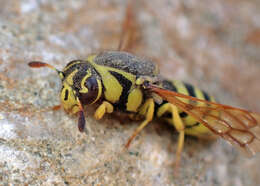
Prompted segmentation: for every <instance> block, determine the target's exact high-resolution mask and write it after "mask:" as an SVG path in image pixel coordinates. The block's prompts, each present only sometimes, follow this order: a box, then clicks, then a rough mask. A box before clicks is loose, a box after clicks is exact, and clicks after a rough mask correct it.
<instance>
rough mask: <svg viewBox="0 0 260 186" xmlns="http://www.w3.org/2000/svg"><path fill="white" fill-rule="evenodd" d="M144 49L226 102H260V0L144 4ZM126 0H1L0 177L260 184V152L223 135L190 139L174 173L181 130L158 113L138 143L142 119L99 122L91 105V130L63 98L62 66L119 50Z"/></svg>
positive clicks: (164, 67) (140, 6) (8, 180)
mask: <svg viewBox="0 0 260 186" xmlns="http://www.w3.org/2000/svg"><path fill="white" fill-rule="evenodd" d="M135 3H136V5H137V6H136V7H135V10H136V14H137V22H138V23H139V29H140V30H139V31H140V34H139V37H140V38H139V39H138V42H137V41H136V45H135V47H134V48H133V51H134V53H135V54H138V55H141V56H146V57H149V58H150V59H153V60H155V61H156V62H158V64H159V65H160V69H161V72H162V73H163V74H164V75H165V76H166V77H169V78H177V79H181V80H186V81H188V82H191V83H194V84H195V85H197V86H199V87H201V88H203V89H205V90H207V91H208V92H210V93H211V94H213V95H214V96H216V97H217V99H218V100H219V101H220V102H222V103H226V104H231V105H234V106H241V107H243V108H247V109H252V110H255V111H258V112H260V102H259V92H260V86H259V80H260V63H259V61H260V53H259V51H260V12H259V9H260V3H259V1H257V0H251V1H243V0H236V1H235V0H230V1H226V0H216V1H210V0H204V1H199V0H186V1H176V0H173V1H167V0H161V1H156V0H149V1H146V2H135ZM125 7H126V2H125V1H120V0H105V1H101V0H100V1H99V0H89V1H83V0H78V1H74V0H67V1H50V0H42V1H33V0H22V1H16V0H9V1H1V7H0V72H1V73H0V185H8V184H12V185H23V184H30V185H41V184H42V185H51V184H56V185H80V184H81V185H84V184H85V185H252V186H253V185H260V178H259V171H260V166H259V165H260V156H259V154H258V155H257V156H255V157H253V158H251V159H249V158H246V157H244V156H243V155H242V154H240V153H239V152H238V151H237V150H236V149H234V148H233V147H231V146H230V145H228V144H227V143H226V142H225V141H223V140H217V141H216V142H214V143H208V142H205V141H203V140H198V139H194V138H188V139H187V140H186V142H185V149H184V153H183V156H182V162H181V169H180V171H179V177H178V178H175V177H174V176H173V163H174V159H175V149H176V141H177V135H176V133H174V132H172V130H173V129H172V128H171V127H169V126H166V125H162V124H160V122H154V123H153V124H151V125H149V126H148V127H147V128H145V130H143V131H142V133H141V135H140V136H138V137H137V138H136V139H135V141H134V142H133V144H132V145H131V146H130V149H129V150H128V151H124V149H123V144H124V143H125V142H126V140H127V138H128V137H129V136H130V135H131V133H132V131H133V130H134V129H135V128H136V127H137V126H138V123H134V122H130V121H129V122H125V123H124V124H120V122H119V120H118V117H117V116H106V117H105V118H104V119H102V120H101V121H98V122H97V121H95V120H94V119H93V117H92V115H93V112H94V108H93V107H90V108H86V114H87V129H88V133H83V134H81V133H79V132H78V129H77V126H76V123H77V118H76V117H73V116H69V115H67V114H66V113H65V112H64V111H62V110H60V111H55V112H53V111H51V110H48V108H50V107H52V106H53V105H57V104H59V99H58V91H59V88H60V82H59V79H58V76H57V75H56V74H55V73H54V72H53V71H51V70H48V69H36V70H35V69H30V68H28V66H27V62H28V61H31V60H42V61H46V62H49V63H50V64H52V65H55V66H56V67H57V68H59V69H61V68H62V67H64V66H65V64H66V63H67V62H68V61H70V60H72V59H76V58H85V57H86V56H87V55H88V54H89V53H93V52H97V51H102V50H104V49H110V50H111V49H117V46H118V42H119V35H120V28H121V24H122V20H123V18H124V11H125Z"/></svg>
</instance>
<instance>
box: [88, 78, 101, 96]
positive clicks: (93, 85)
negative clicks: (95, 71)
mask: <svg viewBox="0 0 260 186" xmlns="http://www.w3.org/2000/svg"><path fill="white" fill-rule="evenodd" d="M85 86H86V87H87V88H88V91H89V93H91V92H95V91H96V90H97V89H98V85H97V80H96V78H94V77H90V78H88V79H86V81H85Z"/></svg>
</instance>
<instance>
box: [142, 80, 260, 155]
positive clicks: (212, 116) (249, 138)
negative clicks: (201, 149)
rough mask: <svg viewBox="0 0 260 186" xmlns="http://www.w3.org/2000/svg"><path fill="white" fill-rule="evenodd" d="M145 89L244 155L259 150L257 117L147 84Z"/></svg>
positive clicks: (233, 108)
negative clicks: (172, 105) (237, 148)
mask: <svg viewBox="0 0 260 186" xmlns="http://www.w3.org/2000/svg"><path fill="white" fill-rule="evenodd" d="M147 88H148V89H150V90H151V91H152V92H155V93H157V94H158V95H160V96H161V97H162V98H163V99H164V100H167V101H168V102H170V103H172V104H174V105H176V106H177V107H178V108H180V109H181V110H182V111H184V112H186V113H187V114H189V115H191V116H192V117H194V118H195V119H196V120H198V121H199V122H200V123H201V124H203V125H204V126H205V127H207V128H208V129H210V130H211V131H212V132H213V133H215V134H216V135H218V136H221V137H222V138H224V139H225V140H227V141H229V142H230V143H231V144H233V145H236V146H238V147H240V149H242V150H243V151H245V152H247V154H249V155H254V154H255V153H256V152H259V151H260V139H259V137H260V126H259V125H260V114H257V113H253V112H250V111H247V110H243V109H239V108H235V107H231V106H228V105H222V104H218V103H214V102H209V101H206V100H201V99H198V98H195V97H191V96H187V95H184V94H180V93H177V92H174V91H169V90H166V89H162V88H159V87H157V86H154V85H148V87H147Z"/></svg>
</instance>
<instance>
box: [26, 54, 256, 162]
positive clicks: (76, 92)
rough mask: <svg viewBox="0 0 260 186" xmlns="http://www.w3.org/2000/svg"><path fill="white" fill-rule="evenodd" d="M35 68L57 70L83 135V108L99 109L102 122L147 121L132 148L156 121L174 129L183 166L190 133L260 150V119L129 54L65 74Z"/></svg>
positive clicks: (76, 64) (74, 64) (69, 68)
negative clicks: (108, 118)
mask: <svg viewBox="0 0 260 186" xmlns="http://www.w3.org/2000/svg"><path fill="white" fill-rule="evenodd" d="M29 66H30V67H35V68H38V67H49V68H51V69H54V70H56V71H57V73H58V74H59V77H60V79H61V81H62V88H61V92H60V100H61V105H62V107H63V108H64V110H66V111H67V112H69V113H72V114H78V116H79V119H78V128H79V131H81V132H83V131H84V127H85V117H84V111H83V106H85V105H92V104H99V106H98V108H97V110H96V111H95V114H94V117H95V118H96V119H97V120H99V119H101V118H102V117H103V116H104V114H106V113H112V112H114V111H120V112H125V113H128V114H129V115H130V116H131V117H132V118H135V119H143V121H142V123H141V124H140V125H139V127H138V128H137V129H136V130H135V131H134V133H133V134H132V135H131V137H130V138H129V140H128V141H127V143H126V147H128V146H129V145H130V143H131V141H132V140H133V139H134V137H135V136H136V135H137V134H138V133H139V132H140V131H141V130H142V129H143V128H144V127H145V126H146V125H147V124H149V123H150V122H151V121H152V120H153V119H154V118H155V117H158V118H162V119H164V120H166V121H167V122H168V123H170V124H171V125H173V126H174V127H175V128H176V130H177V131H178V132H179V139H178V148H177V152H176V153H177V160H176V161H177V163H178V162H179V160H180V153H181V151H182V148H183V143H184V136H185V134H188V135H193V136H197V137H203V138H208V137H210V136H212V135H213V134H216V135H218V136H221V137H223V138H224V139H226V140H228V141H230V142H231V143H233V144H236V145H238V146H239V147H241V148H242V149H243V150H246V151H247V152H249V153H251V154H254V153H256V152H258V151H260V140H259V137H260V131H259V124H260V115H259V114H256V113H252V112H249V111H246V110H242V109H239V108H234V107H230V106H227V105H221V104H218V103H215V100H214V99H213V98H212V97H211V96H209V95H208V94H207V93H206V92H204V91H202V90H200V89H198V88H196V87H193V86H192V85H190V84H187V83H184V82H180V81H169V80H167V79H165V78H163V77H161V75H160V74H159V70H158V67H157V66H156V65H155V64H154V63H153V62H151V61H149V60H147V59H143V58H139V57H137V56H135V55H132V54H130V53H128V52H122V51H105V52H101V53H98V54H92V55H89V56H88V57H87V59H86V60H73V61H71V62H69V63H68V64H67V65H66V66H65V68H64V69H63V70H62V71H59V70H57V69H56V68H54V67H53V66H51V65H49V64H47V63H44V62H39V61H33V62H30V63H29Z"/></svg>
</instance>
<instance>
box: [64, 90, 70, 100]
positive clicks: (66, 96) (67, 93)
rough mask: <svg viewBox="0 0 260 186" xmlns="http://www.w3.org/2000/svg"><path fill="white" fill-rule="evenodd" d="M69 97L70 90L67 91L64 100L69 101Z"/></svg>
mask: <svg viewBox="0 0 260 186" xmlns="http://www.w3.org/2000/svg"><path fill="white" fill-rule="evenodd" d="M68 96H69V91H68V89H66V90H65V97H64V100H65V101H67V100H68Z"/></svg>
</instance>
